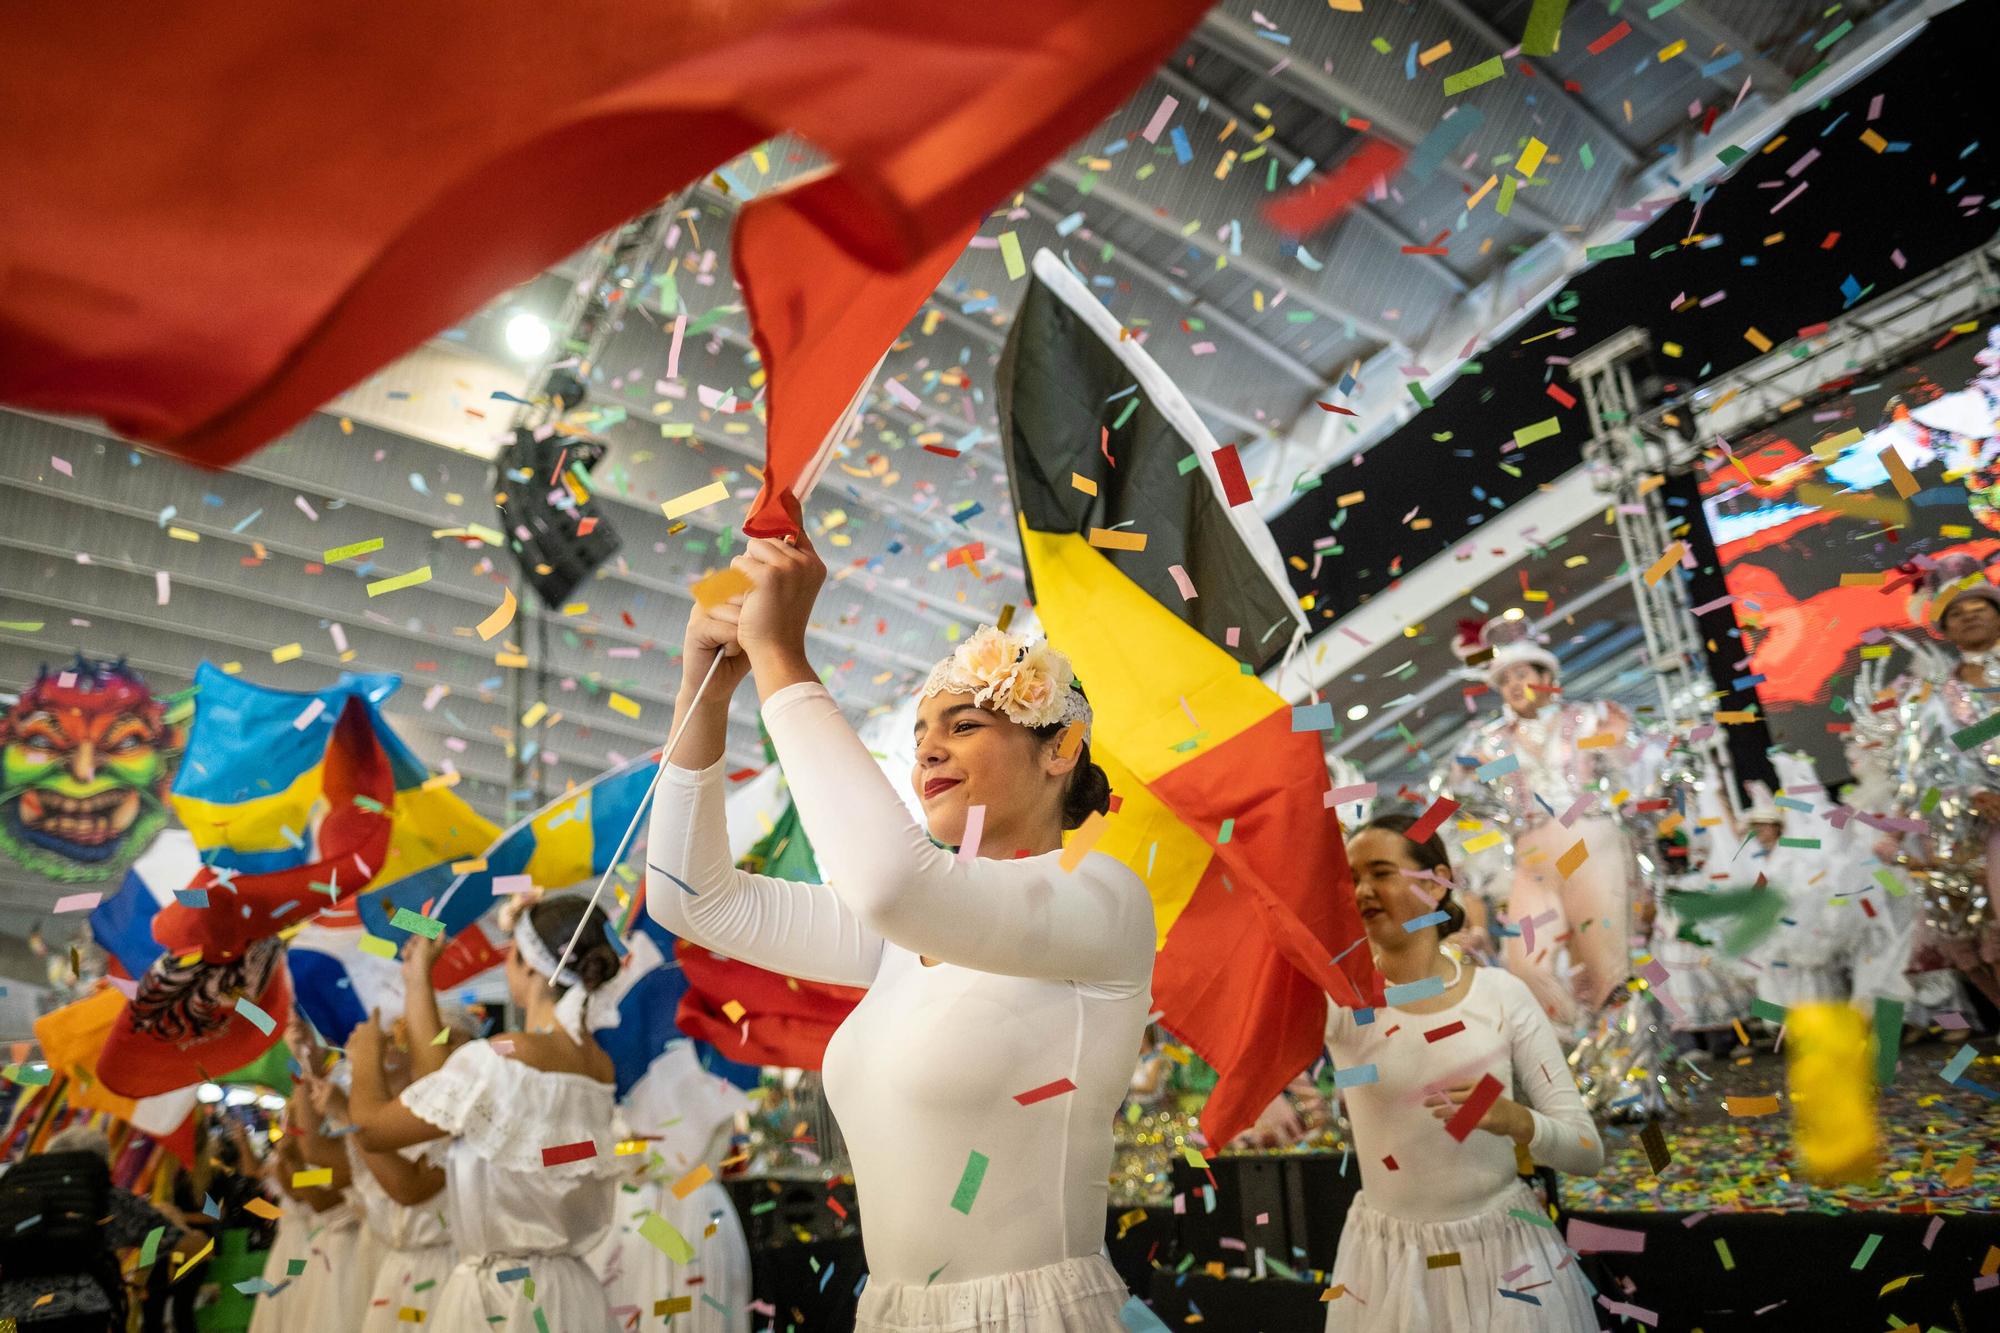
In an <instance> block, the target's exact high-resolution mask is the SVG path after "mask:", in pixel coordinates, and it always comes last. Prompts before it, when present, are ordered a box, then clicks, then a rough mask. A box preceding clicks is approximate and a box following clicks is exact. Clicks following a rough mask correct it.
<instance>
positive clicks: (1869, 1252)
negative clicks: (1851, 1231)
mask: <svg viewBox="0 0 2000 1333" xmlns="http://www.w3.org/2000/svg"><path fill="white" fill-rule="evenodd" d="M1881 1243H1882V1235H1881V1233H1880V1232H1877V1233H1876V1234H1875V1235H1872V1236H1870V1237H1869V1238H1868V1239H1867V1240H1864V1241H1862V1242H1861V1253H1859V1254H1857V1255H1855V1256H1854V1262H1853V1263H1851V1264H1849V1265H1848V1267H1849V1268H1852V1269H1855V1270H1856V1271H1859V1270H1861V1269H1863V1268H1866V1267H1868V1261H1869V1260H1870V1259H1873V1258H1874V1257H1875V1247H1876V1246H1877V1245H1880V1244H1881Z"/></svg>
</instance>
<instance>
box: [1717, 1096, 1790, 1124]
mask: <svg viewBox="0 0 2000 1333" xmlns="http://www.w3.org/2000/svg"><path fill="white" fill-rule="evenodd" d="M1722 1109H1723V1110H1725V1111H1727V1112H1729V1114H1731V1115H1733V1116H1736V1117H1738V1118H1739V1119H1740V1118H1744V1117H1751V1116H1760V1115H1776V1114H1777V1113H1778V1099H1777V1098H1776V1097H1724V1098H1723V1099H1722Z"/></svg>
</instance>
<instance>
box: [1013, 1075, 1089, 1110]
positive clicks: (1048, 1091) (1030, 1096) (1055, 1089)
mask: <svg viewBox="0 0 2000 1333" xmlns="http://www.w3.org/2000/svg"><path fill="white" fill-rule="evenodd" d="M1075 1091H1076V1084H1074V1083H1072V1082H1070V1081H1069V1080H1068V1079H1066V1078H1059V1079H1057V1080H1056V1081H1055V1082H1053V1083H1044V1084H1042V1086H1041V1087H1039V1088H1029V1089H1028V1090H1027V1091H1026V1092H1017V1093H1015V1094H1014V1100H1015V1101H1017V1102H1019V1103H1021V1105H1023V1106H1033V1105H1034V1104H1035V1103H1036V1102H1045V1101H1047V1100H1048V1099H1049V1098H1051V1097H1060V1096H1062V1095H1063V1094H1064V1093H1065V1092H1075Z"/></svg>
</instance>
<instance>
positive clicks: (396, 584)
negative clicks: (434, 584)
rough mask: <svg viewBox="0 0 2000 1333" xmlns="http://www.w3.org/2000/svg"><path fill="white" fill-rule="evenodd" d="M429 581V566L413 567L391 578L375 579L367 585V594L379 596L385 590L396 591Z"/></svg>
mask: <svg viewBox="0 0 2000 1333" xmlns="http://www.w3.org/2000/svg"><path fill="white" fill-rule="evenodd" d="M430 581H431V567H430V566H429V565H425V566H424V567H423V568H421V569H413V570H411V571H410V572H409V573H407V574H397V575H395V576H394V577H392V578H386V579H377V580H375V581H374V582H373V583H371V584H369V585H368V595H369V596H370V597H380V596H381V595H382V594H383V593H385V592H398V591H400V590H401V589H404V588H414V587H416V586H417V585H418V584H422V583H429V582H430Z"/></svg>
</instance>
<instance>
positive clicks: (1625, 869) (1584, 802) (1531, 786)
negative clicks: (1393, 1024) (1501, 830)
mask: <svg viewBox="0 0 2000 1333" xmlns="http://www.w3.org/2000/svg"><path fill="white" fill-rule="evenodd" d="M1459 647H1460V649H1461V651H1463V650H1464V649H1466V648H1468V647H1469V648H1471V649H1473V650H1475V652H1476V651H1477V650H1481V649H1484V650H1489V651H1490V653H1491V656H1490V657H1489V658H1488V659H1487V661H1486V663H1485V667H1484V670H1485V677H1486V682H1487V684H1488V685H1490V686H1491V687H1492V688H1493V689H1494V690H1495V691H1496V692H1497V693H1498V694H1499V695H1500V697H1501V699H1502V701H1503V703H1504V705H1505V707H1504V709H1503V711H1502V713H1501V715H1500V716H1499V717H1497V718H1495V719H1493V720H1492V721H1490V722H1486V723H1482V724H1481V725H1479V726H1477V727H1475V728H1473V729H1472V731H1471V732H1470V733H1469V734H1468V735H1467V736H1466V737H1465V738H1464V739H1463V740H1462V741H1460V742H1459V743H1458V750H1457V753H1456V754H1455V755H1454V756H1453V758H1452V760H1451V762H1450V764H1449V766H1448V769H1447V772H1446V775H1445V783H1444V785H1445V787H1446V789H1447V791H1448V793H1449V794H1450V795H1451V796H1452V797H1453V799H1455V800H1457V801H1459V802H1460V803H1461V804H1462V805H1465V806H1467V807H1468V809H1469V810H1471V811H1473V812H1475V813H1486V812H1488V811H1491V812H1492V813H1493V814H1495V815H1497V816H1498V817H1500V818H1502V819H1503V820H1504V821H1505V823H1506V825H1507V827H1508V830H1509V831H1510V832H1511V834H1512V840H1513V866H1512V874H1511V877H1510V880H1509V881H1508V882H1506V883H1505V884H1504V885H1503V886H1501V887H1502V888H1503V890H1504V893H1505V896H1506V898H1507V912H1506V921H1507V923H1509V924H1510V925H1511V927H1512V929H1511V930H1510V931H1509V933H1508V934H1507V936H1506V939H1505V941H1504V950H1503V952H1504V954H1505V957H1506V962H1507V968H1508V970H1509V971H1511V972H1513V973H1514V975H1516V976H1518V977H1520V978H1521V979H1522V980H1523V981H1525V982H1527V983H1528V986H1529V988H1530V989H1531V990H1532V991H1533V992H1534V994H1535V999H1536V1001H1537V1002H1538V1003H1539V1004H1540V1005H1541V1007H1542V1009H1543V1010H1544V1012H1546V1013H1547V1014H1548V1015H1549V1016H1550V1017H1551V1018H1552V1019H1553V1020H1554V1021H1555V1023H1556V1025H1557V1026H1558V1027H1559V1028H1562V1029H1564V1030H1565V1031H1568V1030H1569V1029H1571V1028H1575V1027H1581V1026H1583V1025H1584V1024H1586V1023H1587V1021H1588V1019H1589V1017H1590V1015H1591V1014H1593V1013H1594V1012H1595V1011H1596V1010H1597V1008H1598V1007H1599V1006H1601V1005H1602V1004H1603V1003H1604V1002H1605V1000H1606V998H1607V997H1608V996H1609V995H1610V994H1611V992H1612V989H1613V988H1614V987H1617V986H1619V985H1621V984H1623V983H1624V981H1625V980H1626V978H1627V977H1628V976H1629V975H1630V973H1631V958H1630V953H1629V949H1630V943H1631V934H1632V930H1633V927H1634V922H1633V920H1632V912H1631V904H1632V901H1633V898H1634V895H1635V894H1636V893H1638V892H1639V891H1640V890H1641V886H1640V885H1639V883H1638V874H1637V868H1636V866H1635V865H1634V861H1633V847H1632V842H1631V838H1630V835H1629V834H1628V833H1627V831H1626V830H1625V828H1624V827H1623V826H1622V825H1621V824H1620V823H1619V821H1618V819H1617V811H1616V809H1615V808H1614V807H1613V805H1612V797H1613V796H1615V795H1616V794H1617V793H1618V792H1619V790H1620V789H1622V788H1624V787H1626V786H1627V785H1632V784H1630V780H1629V778H1628V775H1627V769H1628V768H1629V767H1630V765H1631V763H1632V761H1633V753H1632V749H1633V747H1632V719H1631V717H1630V716H1629V715H1627V714H1626V712H1625V710H1624V709H1622V708H1620V707H1619V706H1618V705H1617V704H1615V703H1606V702H1599V701H1587V700H1586V701H1579V700H1572V699H1565V698H1562V697H1561V693H1562V692H1561V688H1560V686H1559V685H1558V684H1557V672H1558V670H1559V664H1558V663H1557V661H1556V656H1555V654H1554V653H1552V652H1550V651H1549V650H1548V649H1547V648H1544V647H1543V646H1542V645H1541V644H1539V643H1536V642H1535V641H1534V639H1533V637H1532V636H1531V634H1530V632H1529V630H1528V628H1527V626H1526V625H1525V624H1524V623H1523V622H1521V621H1509V620H1505V619H1498V620H1492V621H1489V622H1487V624H1486V626H1485V628H1484V629H1483V630H1481V631H1480V632H1479V637H1478V639H1477V641H1476V642H1474V643H1472V644H1469V645H1468V644H1466V643H1465V642H1464V641H1463V640H1461V641H1460V645H1459ZM1578 843H1581V844H1583V846H1584V848H1585V849H1586V851H1587V855H1586V857H1585V858H1584V860H1583V861H1582V862H1581V863H1580V864H1577V865H1575V866H1573V867H1571V868H1570V873H1568V874H1564V873H1562V870H1561V869H1560V868H1559V864H1560V862H1561V859H1562V857H1563V856H1564V855H1565V854H1566V853H1568V852H1569V851H1570V849H1571V848H1572V847H1573V846H1575V845H1576V844H1578Z"/></svg>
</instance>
